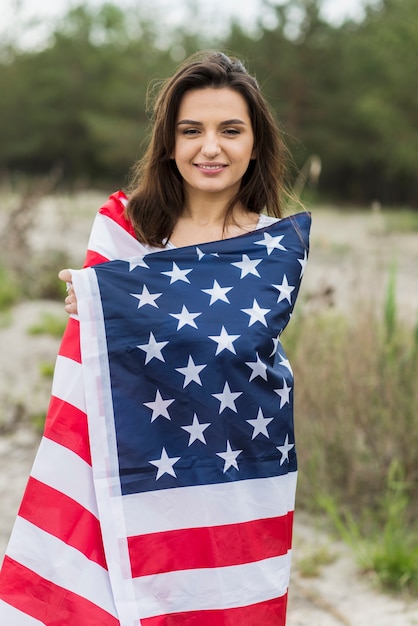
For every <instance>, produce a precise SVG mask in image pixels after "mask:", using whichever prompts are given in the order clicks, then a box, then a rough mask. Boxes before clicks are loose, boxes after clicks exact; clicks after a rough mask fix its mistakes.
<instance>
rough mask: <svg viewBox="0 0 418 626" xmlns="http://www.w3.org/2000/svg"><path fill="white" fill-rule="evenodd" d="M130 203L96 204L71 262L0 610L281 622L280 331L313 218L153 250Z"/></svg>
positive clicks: (285, 447)
mask: <svg viewBox="0 0 418 626" xmlns="http://www.w3.org/2000/svg"><path fill="white" fill-rule="evenodd" d="M125 202H126V197H125V196H124V194H123V193H122V192H118V193H117V194H114V195H113V196H111V197H110V199H109V201H108V202H107V203H106V205H105V206H104V207H103V208H102V209H101V210H100V211H99V213H98V215H97V217H96V220H95V223H94V226H93V230H92V234H91V237H90V241H89V245H88V248H89V249H88V253H87V257H86V266H91V265H94V266H95V267H94V268H89V269H84V270H81V271H78V272H74V276H73V278H74V287H75V290H76V294H77V298H78V306H79V319H77V318H75V317H73V318H71V319H70V320H69V323H68V327H67V330H66V333H65V335H64V338H63V341H62V345H61V348H60V351H59V355H58V358H57V363H56V370H55V375H54V382H53V389H52V398H51V403H50V407H49V410H48V415H47V421H46V426H45V433H44V437H43V439H42V442H41V445H40V448H39V451H38V455H37V457H36V460H35V463H34V466H33V469H32V472H31V476H30V478H29V481H28V486H27V489H26V492H25V495H24V498H23V501H22V505H21V507H20V510H19V514H18V518H17V520H16V524H15V527H14V530H13V533H12V536H11V539H10V542H9V546H8V548H7V552H6V557H5V559H4V563H3V568H2V571H1V574H0V598H1V600H0V618H1V623H7V624H8V625H10V626H15V625H16V626H26V625H28V626H31V625H33V626H35V625H36V624H38V625H44V626H58V625H59V626H67V625H70V624H71V625H77V626H78V625H80V624H82V625H83V626H90V624H91V625H93V624H94V625H95V626H96V625H103V626H107V625H108V624H109V625H115V626H116V625H118V624H121V625H122V626H128V625H129V626H131V625H132V624H137V625H138V624H142V625H143V626H177V625H182V626H183V625H187V626H189V625H190V626H194V625H195V624H196V625H197V624H199V626H202V625H203V626H206V625H207V626H229V625H230V626H238V625H240V626H256V625H257V626H259V624H263V625H264V626H270V625H271V626H273V625H274V626H283V625H284V624H285V619H286V617H285V616H286V603H287V590H288V581H289V572H290V555H291V535H292V521H293V509H294V497H295V488H296V475H297V462H296V452H295V440H294V430H293V376H292V371H291V367H290V364H289V362H288V360H287V358H286V355H285V353H284V351H283V347H282V345H281V342H280V335H281V333H282V331H283V329H284V328H285V326H286V325H287V323H288V321H289V319H290V316H291V313H292V310H293V307H294V304H295V300H296V297H297V293H298V290H299V285H300V280H301V278H302V275H303V271H304V268H305V264H306V261H307V253H308V239H309V226H310V217H309V215H308V214H305V213H303V214H298V215H296V216H292V217H289V218H285V219H283V220H281V221H280V222H277V223H273V224H270V225H268V226H267V227H264V228H261V229H258V230H256V231H254V232H252V233H248V234H245V235H242V236H240V237H235V238H232V239H227V240H223V241H218V242H213V243H209V244H203V245H200V246H188V247H185V248H177V249H166V250H160V251H158V252H157V251H155V249H152V248H150V247H147V246H144V245H142V244H140V243H139V242H138V241H137V240H136V239H135V237H134V232H133V230H132V227H131V225H130V223H129V222H127V221H126V219H125V218H124V215H123V209H124V203H125ZM108 261H110V262H108ZM80 337H81V342H80Z"/></svg>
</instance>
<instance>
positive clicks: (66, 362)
mask: <svg viewBox="0 0 418 626" xmlns="http://www.w3.org/2000/svg"><path fill="white" fill-rule="evenodd" d="M52 395H53V396H55V397H56V398H59V399H60V400H64V401H65V402H68V403H69V404H72V405H73V406H75V407H76V408H77V409H80V411H83V412H84V413H85V412H86V398H85V393H84V381H83V368H82V365H81V363H78V362H77V361H74V360H73V359H69V358H67V357H66V356H61V355H58V357H57V361H56V364H55V372H54V380H53V383H52Z"/></svg>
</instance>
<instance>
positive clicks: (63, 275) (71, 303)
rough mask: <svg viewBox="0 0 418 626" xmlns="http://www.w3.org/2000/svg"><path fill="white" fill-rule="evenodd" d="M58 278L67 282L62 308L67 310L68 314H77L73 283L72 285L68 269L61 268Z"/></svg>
mask: <svg viewBox="0 0 418 626" xmlns="http://www.w3.org/2000/svg"><path fill="white" fill-rule="evenodd" d="M58 278H59V279H60V280H63V281H64V282H65V283H67V297H66V298H65V300H64V302H65V307H64V309H65V310H66V311H67V313H68V314H69V315H76V314H77V298H76V297H75V293H74V289H73V285H72V276H71V272H70V270H61V271H60V272H59V274H58Z"/></svg>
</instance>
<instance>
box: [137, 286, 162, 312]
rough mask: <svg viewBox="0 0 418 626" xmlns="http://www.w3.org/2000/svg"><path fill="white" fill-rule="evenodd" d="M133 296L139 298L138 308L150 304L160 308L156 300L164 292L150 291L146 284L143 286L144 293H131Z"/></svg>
mask: <svg viewBox="0 0 418 626" xmlns="http://www.w3.org/2000/svg"><path fill="white" fill-rule="evenodd" d="M131 296H133V297H134V298H137V299H138V309H140V308H141V307H143V306H145V305H146V304H149V305H150V306H153V307H156V308H157V309H158V304H157V303H156V302H155V301H156V300H157V298H159V297H160V296H162V293H150V292H149V291H148V287H147V286H146V285H144V286H143V288H142V293H131Z"/></svg>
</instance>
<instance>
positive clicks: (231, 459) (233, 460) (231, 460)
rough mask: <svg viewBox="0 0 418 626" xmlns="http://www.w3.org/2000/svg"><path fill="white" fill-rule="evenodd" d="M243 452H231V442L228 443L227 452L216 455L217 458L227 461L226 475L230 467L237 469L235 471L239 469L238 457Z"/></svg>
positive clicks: (225, 466)
mask: <svg viewBox="0 0 418 626" xmlns="http://www.w3.org/2000/svg"><path fill="white" fill-rule="evenodd" d="M241 452H242V450H231V444H230V443H229V441H227V442H226V451H225V452H217V453H216V455H217V456H220V457H221V459H223V460H224V461H225V464H224V471H223V473H224V474H225V472H226V470H227V469H229V468H230V467H235V469H238V463H237V457H238V456H239V455H240V454H241Z"/></svg>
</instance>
